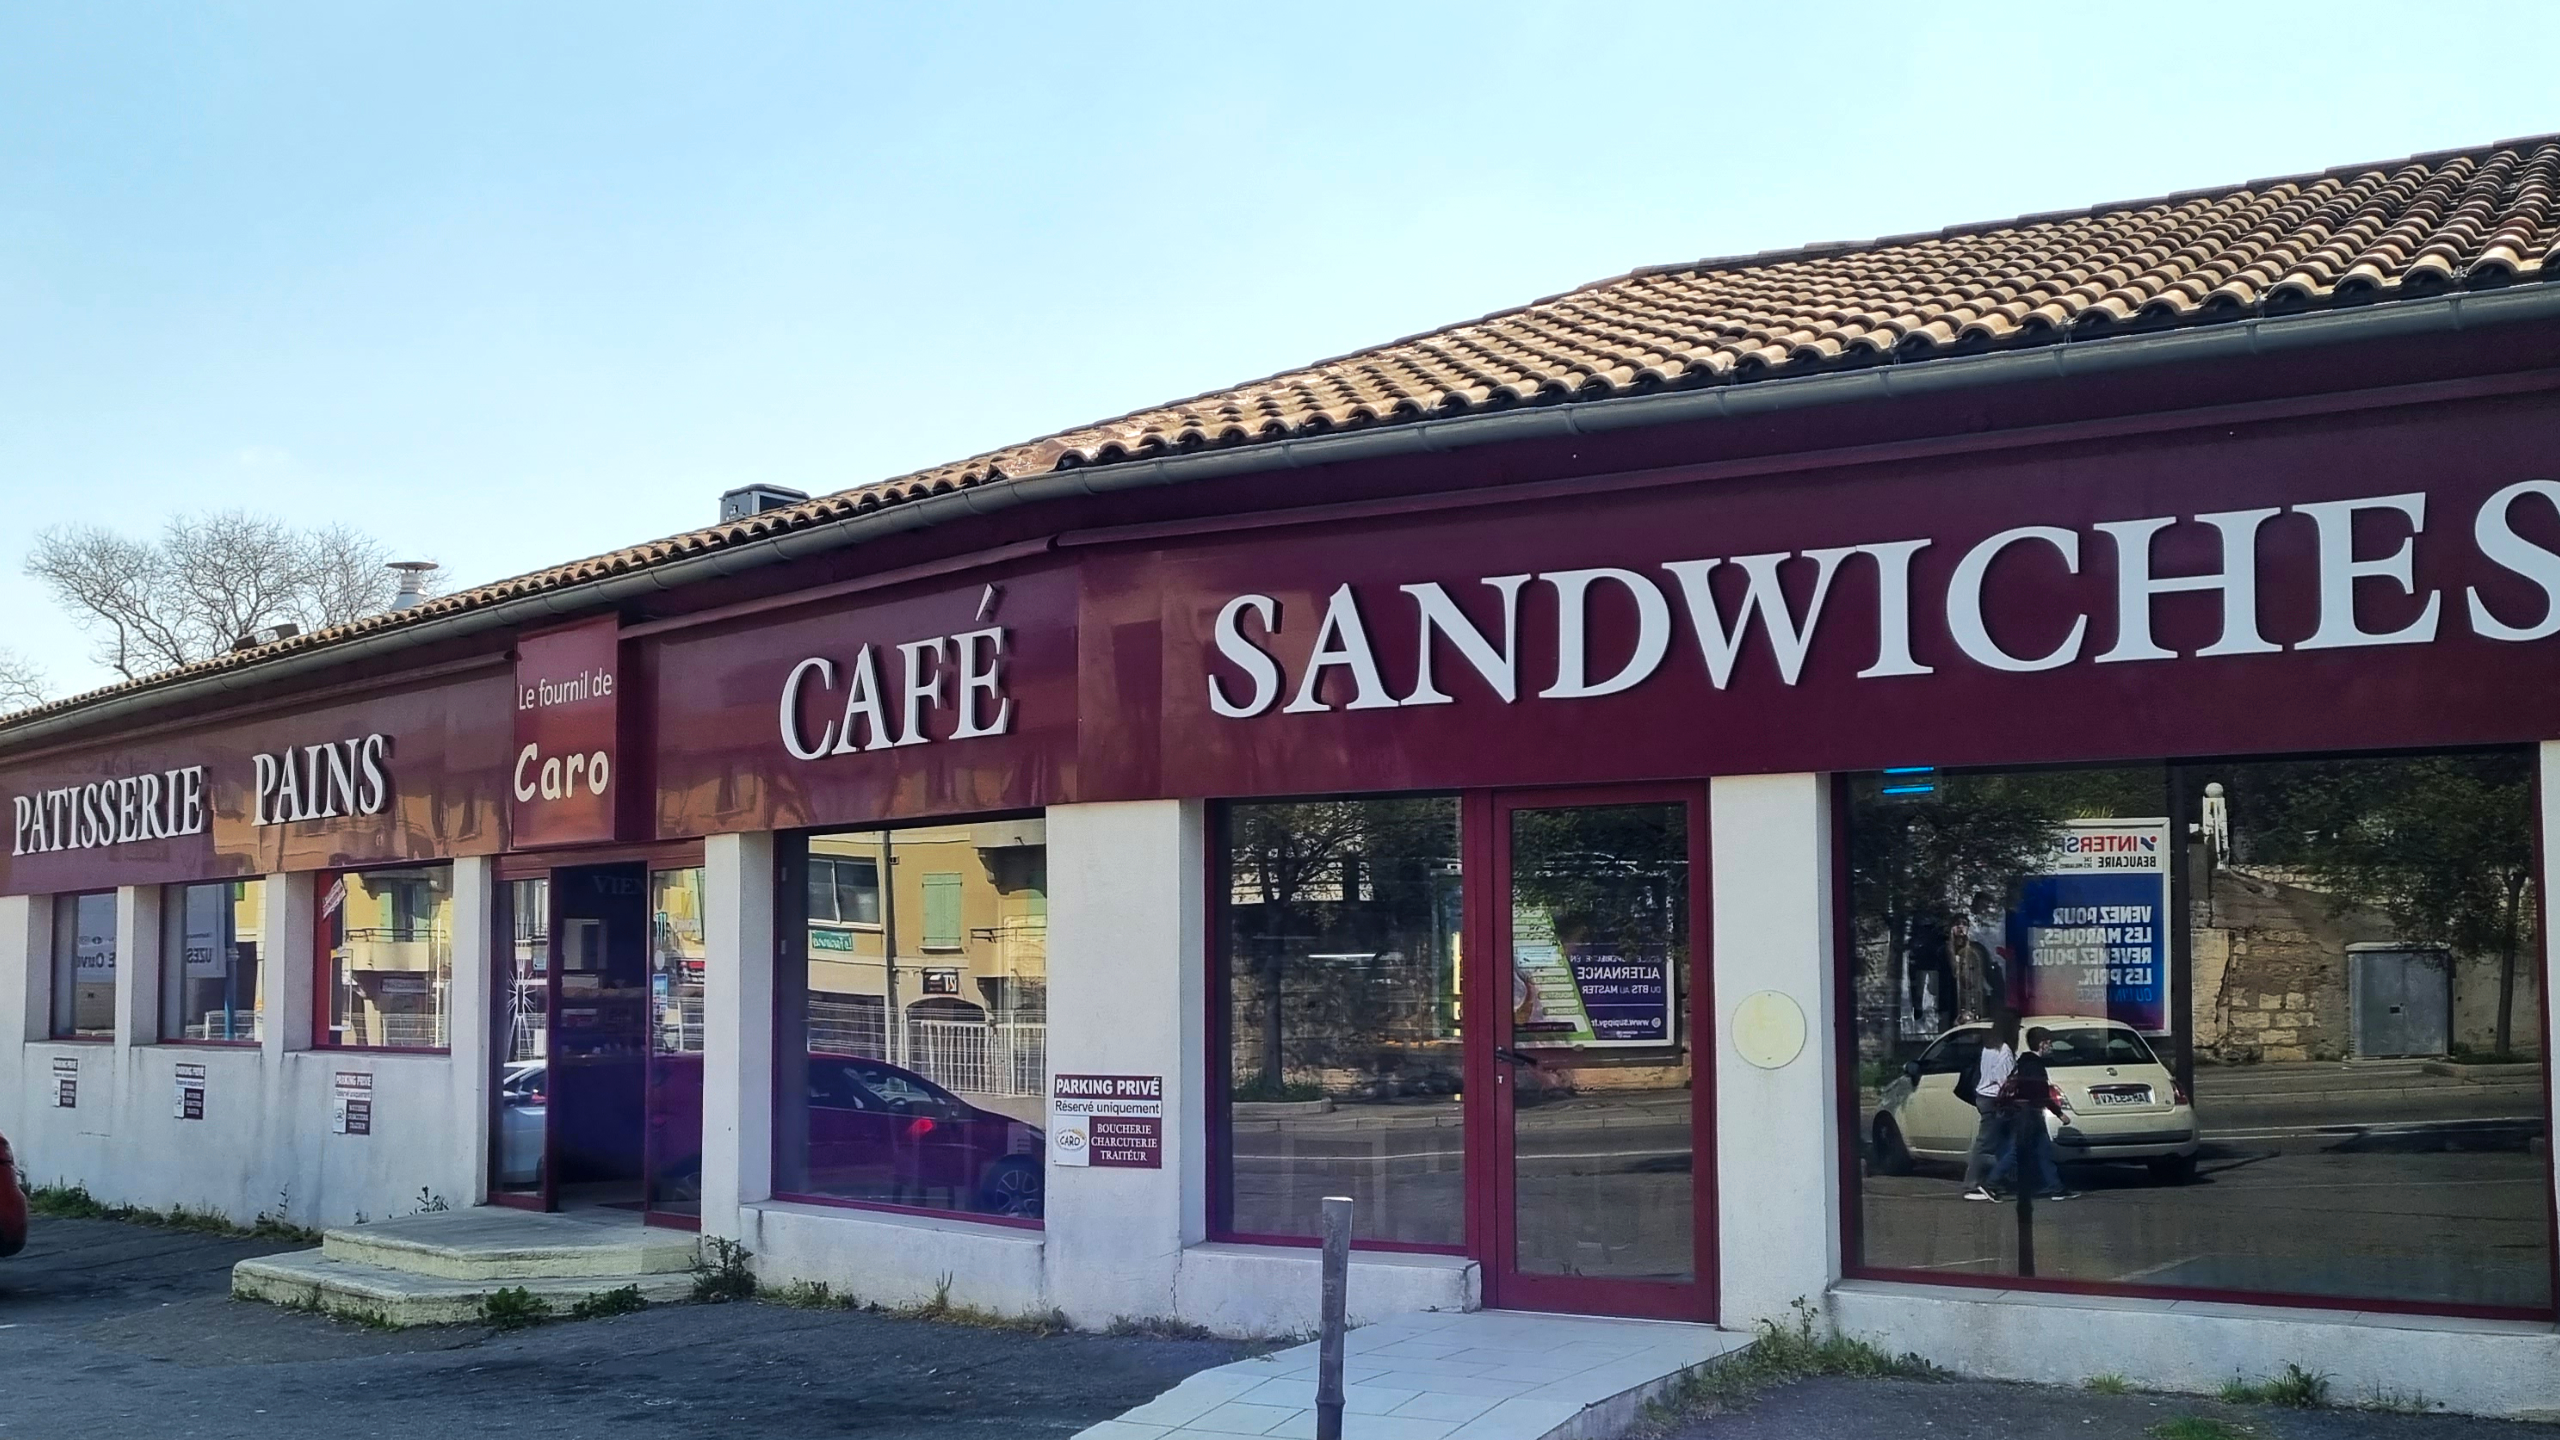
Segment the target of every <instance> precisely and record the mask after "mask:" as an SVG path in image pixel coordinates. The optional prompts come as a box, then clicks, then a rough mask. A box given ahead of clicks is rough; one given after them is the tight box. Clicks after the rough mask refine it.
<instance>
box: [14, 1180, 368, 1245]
mask: <svg viewBox="0 0 2560 1440" xmlns="http://www.w3.org/2000/svg"><path fill="white" fill-rule="evenodd" d="M27 1208H28V1209H29V1210H32V1211H34V1212H35V1213H36V1214H38V1215H43V1216H46V1217H48V1218H51V1219H55V1220H113V1221H116V1222H118V1223H119V1224H124V1225H150V1226H154V1227H156V1228H159V1229H162V1230H187V1231H192V1232H194V1233H196V1234H199V1235H220V1236H223V1237H225V1238H227V1239H234V1240H294V1241H300V1242H302V1243H304V1244H309V1245H317V1244H319V1243H320V1232H319V1231H317V1230H309V1229H305V1228H303V1227H302V1226H299V1225H292V1224H287V1223H286V1222H285V1220H284V1217H283V1216H281V1215H269V1214H265V1213H261V1214H260V1215H259V1216H258V1218H257V1222H256V1223H255V1224H251V1225H235V1224H233V1223H231V1220H230V1218H229V1217H228V1216H225V1215H223V1214H221V1213H220V1212H219V1211H215V1210H212V1209H204V1210H193V1209H189V1208H188V1207H186V1206H184V1205H172V1206H170V1207H169V1208H168V1209H166V1210H154V1209H151V1208H149V1207H148V1206H143V1205H111V1204H108V1203H107V1202H106V1201H103V1200H100V1199H99V1198H98V1197H96V1196H94V1195H92V1194H90V1193H89V1187H88V1186H86V1185H39V1186H37V1187H36V1188H35V1189H33V1190H30V1191H28V1192H27Z"/></svg>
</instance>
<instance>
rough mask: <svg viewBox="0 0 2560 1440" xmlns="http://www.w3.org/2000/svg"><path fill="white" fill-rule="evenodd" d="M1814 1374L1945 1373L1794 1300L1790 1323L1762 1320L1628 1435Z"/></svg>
mask: <svg viewBox="0 0 2560 1440" xmlns="http://www.w3.org/2000/svg"><path fill="white" fill-rule="evenodd" d="M1818 1375H1840V1376H1848V1377H1851V1378H1855V1379H1865V1380H1942V1379H1944V1378H1946V1376H1945V1372H1943V1371H1941V1370H1939V1369H1938V1367H1937V1366H1935V1365H1932V1364H1930V1363H1929V1362H1928V1361H1926V1360H1923V1359H1921V1358H1920V1357H1919V1356H1917V1355H1912V1354H1902V1355H1895V1354H1892V1353H1890V1352H1888V1351H1885V1350H1883V1349H1880V1348H1878V1347H1877V1346H1875V1345H1872V1344H1869V1343H1868V1342H1866V1341H1864V1340H1859V1339H1854V1338H1852V1337H1850V1336H1847V1335H1842V1334H1839V1333H1837V1332H1834V1331H1830V1330H1827V1329H1818V1328H1816V1326H1815V1324H1814V1309H1813V1305H1812V1303H1811V1302H1809V1301H1805V1300H1798V1301H1797V1302H1795V1319H1794V1320H1793V1321H1792V1322H1787V1321H1778V1320H1763V1321H1761V1322H1760V1326H1759V1334H1758V1335H1757V1337H1755V1338H1754V1340H1753V1342H1752V1345H1751V1348H1750V1349H1748V1350H1745V1351H1743V1352H1742V1353H1741V1354H1738V1355H1731V1356H1727V1357H1726V1358H1725V1359H1723V1360H1720V1361H1718V1362H1716V1363H1715V1364H1713V1365H1709V1366H1707V1367H1706V1368H1705V1369H1704V1370H1701V1371H1700V1372H1698V1373H1697V1374H1695V1375H1692V1376H1690V1377H1689V1378H1688V1379H1687V1380H1685V1381H1683V1382H1682V1383H1681V1385H1680V1388H1679V1389H1677V1390H1675V1391H1673V1392H1672V1393H1671V1394H1669V1395H1667V1396H1665V1397H1663V1398H1662V1399H1660V1400H1657V1401H1655V1402H1654V1403H1653V1404H1652V1405H1649V1406H1647V1407H1646V1409H1645V1415H1644V1418H1643V1419H1642V1420H1641V1421H1639V1422H1638V1424H1637V1426H1636V1428H1635V1429H1634V1430H1633V1431H1631V1432H1630V1434H1632V1435H1634V1436H1636V1437H1640V1440H1645V1437H1659V1436H1662V1435H1664V1434H1667V1433H1669V1431H1670V1429H1671V1427H1672V1426H1674V1425H1676V1424H1678V1423H1680V1422H1682V1421H1686V1420H1690V1419H1694V1418H1697V1417H1700V1416H1706V1415H1721V1414H1724V1413H1726V1412H1728V1411H1731V1410H1735V1409H1739V1408H1740V1407H1741V1406H1742V1405H1744V1404H1745V1403H1747V1402H1748V1401H1749V1400H1750V1399H1751V1398H1752V1397H1753V1396H1755V1395H1758V1394H1759V1393H1760V1392H1761V1391H1763V1390H1767V1389H1770V1388H1772V1387H1774V1386H1778V1385H1785V1384H1788V1383H1790V1382H1792V1381H1797V1380H1808V1379H1811V1378H1813V1377H1815V1376H1818Z"/></svg>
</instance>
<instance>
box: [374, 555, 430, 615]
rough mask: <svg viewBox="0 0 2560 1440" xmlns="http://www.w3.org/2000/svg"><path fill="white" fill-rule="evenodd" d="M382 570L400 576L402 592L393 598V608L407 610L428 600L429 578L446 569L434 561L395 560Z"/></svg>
mask: <svg viewBox="0 0 2560 1440" xmlns="http://www.w3.org/2000/svg"><path fill="white" fill-rule="evenodd" d="M382 568H384V569H385V570H391V571H396V572H398V574H399V576H400V591H399V593H398V594H396V595H394V596H392V597H391V608H392V609H394V610H406V609H408V608H409V607H410V606H412V605H415V604H417V603H418V602H419V601H421V600H424V599H426V598H427V577H428V576H429V575H432V574H434V573H435V572H436V571H438V570H441V569H443V568H444V567H443V566H441V565H438V564H437V563H436V562H434V561H433V560H393V561H390V562H388V563H386V564H385V565H384V566H383V567H382Z"/></svg>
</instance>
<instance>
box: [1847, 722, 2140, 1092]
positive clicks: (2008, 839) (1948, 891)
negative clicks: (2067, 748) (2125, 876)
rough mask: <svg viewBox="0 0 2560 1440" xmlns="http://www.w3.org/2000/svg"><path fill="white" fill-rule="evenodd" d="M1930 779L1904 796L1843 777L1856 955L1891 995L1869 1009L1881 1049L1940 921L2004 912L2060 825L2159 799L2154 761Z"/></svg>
mask: <svg viewBox="0 0 2560 1440" xmlns="http://www.w3.org/2000/svg"><path fill="white" fill-rule="evenodd" d="M1931 783H1932V786H1933V788H1932V789H1930V790H1929V791H1928V792H1927V793H1925V794H1920V795H1914V796H1907V797H1906V796H1897V795H1890V794H1887V793H1885V791H1886V788H1887V787H1886V785H1885V783H1884V781H1883V780H1882V779H1879V778H1877V777H1865V778H1862V779H1858V780H1855V781H1853V782H1851V789H1850V799H1849V893H1850V923H1851V924H1852V926H1853V927H1854V928H1855V930H1856V937H1855V938H1856V940H1857V941H1858V942H1859V943H1858V944H1857V945H1856V946H1855V952H1856V954H1857V955H1858V957H1859V963H1860V965H1861V966H1862V967H1864V966H1866V965H1868V963H1869V962H1870V961H1875V962H1880V963H1881V964H1882V965H1883V966H1884V970H1885V974H1884V976H1883V977H1882V980H1883V984H1882V986H1881V988H1882V990H1883V991H1884V993H1885V994H1887V995H1889V996H1890V997H1891V999H1892V1004H1891V1006H1890V1008H1889V1009H1888V1011H1887V1013H1885V1014H1882V1015H1877V1014H1873V1013H1869V1014H1868V1016H1867V1021H1868V1025H1869V1028H1870V1032H1871V1033H1870V1034H1869V1035H1868V1036H1867V1037H1866V1038H1867V1039H1868V1040H1869V1042H1870V1043H1871V1044H1872V1045H1873V1046H1874V1047H1875V1048H1877V1049H1879V1050H1882V1049H1888V1048H1890V1047H1891V1046H1892V1044H1893V1042H1894V1040H1895V1038H1896V1030H1897V1028H1898V1025H1899V1018H1898V1017H1900V1016H1902V1015H1905V1014H1909V1013H1912V1012H1913V1007H1914V1006H1915V1004H1916V1003H1917V1002H1916V997H1915V996H1914V995H1912V994H1911V993H1909V992H1908V991H1907V989H1906V988H1905V987H1906V986H1907V984H1908V982H1909V976H1910V974H1911V972H1912V970H1913V969H1914V968H1915V965H1914V963H1913V962H1914V961H1915V960H1922V961H1925V960H1928V959H1930V958H1932V957H1930V956H1929V955H1928V954H1927V953H1926V952H1928V951H1929V949H1930V947H1938V948H1941V949H1943V948H1944V947H1945V945H1946V943H1947V922H1948V921H1949V920H1950V919H1952V918H1953V917H1955V916H1957V915H1969V916H1970V917H1971V918H1972V919H1973V921H1974V922H1975V923H1976V924H1981V923H1985V922H1988V921H1990V920H1991V919H1993V917H1995V916H1997V915H1999V914H2001V913H2003V912H2005V911H2006V909H2007V908H2008V905H2007V902H2008V898H2009V897H2010V896H2011V895H2012V894H2013V893H2014V892H2015V890H2016V887H2017V884H2018V882H2019V881H2020V880H2021V879H2022V878H2023V877H2024V876H2026V875H2027V874H2028V873H2029V872H2031V871H2032V870H2034V869H2035V868H2036V866H2038V865H2039V864H2041V863H2042V862H2043V861H2044V859H2045V857H2046V856H2048V855H2049V854H2051V853H2052V851H2053V848H2054V845H2055V843H2056V841H2057V840H2058V839H2059V836H2060V831H2061V826H2062V822H2063V821H2065V820H2069V819H2074V818H2098V817H2106V816H2141V815H2154V814H2158V813H2160V812H2161V810H2162V808H2163V806H2164V804H2165V801H2166V796H2165V794H2164V791H2163V784H2162V775H2161V772H2160V771H2158V770H2156V769H2149V770H2056V771H2034V772H2026V773H2019V774H2008V775H1982V774H1976V775H1940V776H1935V777H1933V779H1932V782H1931ZM1918 968H1926V966H1925V965H1923V966H1920V967H1918ZM1875 978H1876V977H1874V976H1873V975H1872V974H1871V973H1869V974H1862V975H1861V976H1860V979H1861V980H1862V981H1868V982H1870V983H1872V982H1873V980H1874V979H1875ZM1949 978H1950V981H1951V979H1952V977H1951V976H1950V977H1949Z"/></svg>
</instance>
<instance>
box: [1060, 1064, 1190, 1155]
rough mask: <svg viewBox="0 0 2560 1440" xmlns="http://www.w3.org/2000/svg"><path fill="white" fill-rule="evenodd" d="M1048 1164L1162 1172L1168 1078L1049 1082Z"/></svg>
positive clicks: (1081, 1077)
mask: <svg viewBox="0 0 2560 1440" xmlns="http://www.w3.org/2000/svg"><path fill="white" fill-rule="evenodd" d="M1049 1158H1050V1160H1051V1161H1052V1162H1053V1163H1055V1164H1059V1165H1071V1166H1075V1167H1077V1168H1079V1169H1083V1168H1101V1169H1119V1170H1160V1169H1162V1168H1164V1077H1163V1076H1161V1075H1057V1076H1053V1077H1051V1079H1050V1089H1049Z"/></svg>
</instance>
